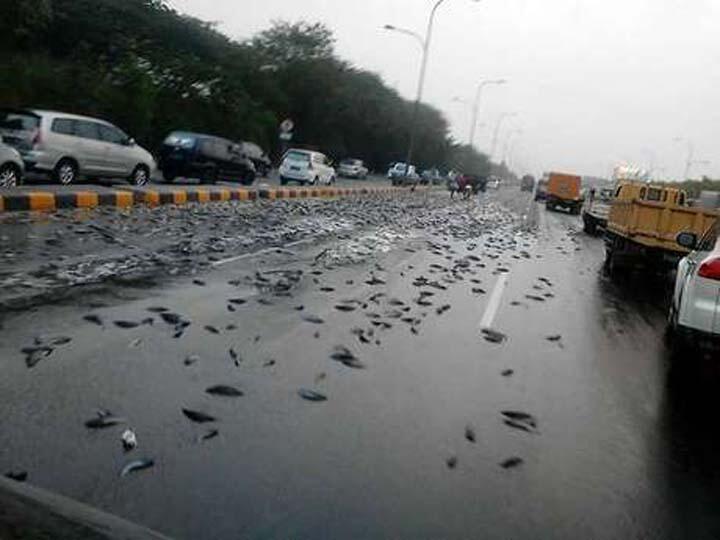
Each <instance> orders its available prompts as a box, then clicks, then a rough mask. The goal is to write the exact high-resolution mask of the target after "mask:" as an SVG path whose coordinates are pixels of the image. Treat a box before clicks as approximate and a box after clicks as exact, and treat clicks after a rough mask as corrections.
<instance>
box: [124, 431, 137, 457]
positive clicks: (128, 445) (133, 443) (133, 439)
mask: <svg viewBox="0 0 720 540" xmlns="http://www.w3.org/2000/svg"><path fill="white" fill-rule="evenodd" d="M120 440H121V441H122V446H123V450H125V451H126V452H130V451H131V450H134V449H135V448H137V435H135V432H134V431H133V430H131V429H126V430H125V431H123V434H122V436H121V437H120Z"/></svg>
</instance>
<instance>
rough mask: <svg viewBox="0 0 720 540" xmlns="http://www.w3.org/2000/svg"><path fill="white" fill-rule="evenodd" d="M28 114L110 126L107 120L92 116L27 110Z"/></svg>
mask: <svg viewBox="0 0 720 540" xmlns="http://www.w3.org/2000/svg"><path fill="white" fill-rule="evenodd" d="M29 111H30V112H32V113H35V114H37V115H38V116H47V117H52V118H67V119H69V120H88V121H90V122H98V123H100V124H106V125H108V126H112V125H113V124H111V123H110V122H108V121H107V120H103V119H102V118H93V117H92V116H82V115H80V114H71V113H65V112H61V111H49V110H43V109H29Z"/></svg>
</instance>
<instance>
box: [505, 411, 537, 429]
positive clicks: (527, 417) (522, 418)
mask: <svg viewBox="0 0 720 540" xmlns="http://www.w3.org/2000/svg"><path fill="white" fill-rule="evenodd" d="M500 414H502V415H503V416H504V417H506V418H510V419H511V420H517V421H518V422H525V423H527V424H530V425H531V426H533V427H537V421H536V420H535V417H534V416H533V415H532V414H529V413H526V412H523V411H500Z"/></svg>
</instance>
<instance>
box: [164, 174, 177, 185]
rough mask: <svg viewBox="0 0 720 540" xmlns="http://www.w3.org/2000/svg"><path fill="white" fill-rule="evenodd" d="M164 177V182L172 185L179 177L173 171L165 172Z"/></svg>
mask: <svg viewBox="0 0 720 540" xmlns="http://www.w3.org/2000/svg"><path fill="white" fill-rule="evenodd" d="M162 177H163V180H165V182H167V183H168V184H170V183H172V181H173V180H175V178H176V177H177V175H176V174H175V173H174V172H172V171H163V172H162Z"/></svg>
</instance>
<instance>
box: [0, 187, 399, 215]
mask: <svg viewBox="0 0 720 540" xmlns="http://www.w3.org/2000/svg"><path fill="white" fill-rule="evenodd" d="M408 189H409V188H399V187H388V186H382V187H374V186H367V187H365V186H364V187H334V186H326V187H306V188H287V187H269V186H268V187H265V186H259V187H253V188H235V187H225V186H201V187H199V186H159V185H151V186H145V187H130V186H128V187H122V186H120V187H115V188H111V189H109V188H106V187H102V188H101V187H98V188H95V187H94V186H82V187H79V186H78V187H70V188H61V187H57V186H53V188H52V189H48V188H46V187H43V186H38V187H37V188H33V187H29V188H24V189H22V190H13V191H9V192H4V193H0V213H5V212H20V211H41V212H43V211H44V212H48V211H54V210H60V209H67V208H96V207H99V206H107V207H116V208H129V207H131V206H135V205H146V206H162V205H170V204H172V205H184V204H190V203H200V204H203V203H213V202H226V201H257V200H279V199H306V198H335V197H349V196H355V195H372V194H390V193H397V192H402V191H407V190H408Z"/></svg>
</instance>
